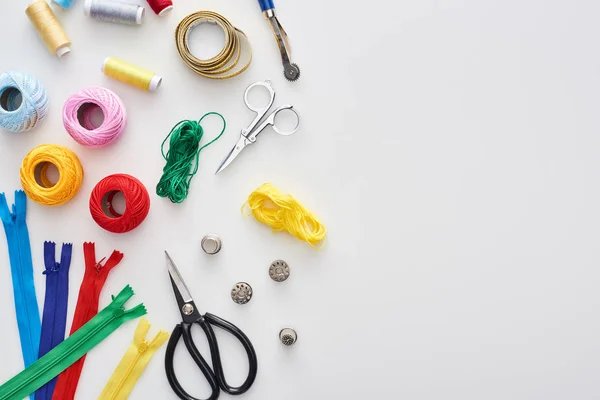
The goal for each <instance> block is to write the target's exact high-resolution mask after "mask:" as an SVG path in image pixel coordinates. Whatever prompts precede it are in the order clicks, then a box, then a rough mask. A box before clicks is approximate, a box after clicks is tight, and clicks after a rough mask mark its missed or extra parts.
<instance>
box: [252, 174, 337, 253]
mask: <svg viewBox="0 0 600 400" xmlns="http://www.w3.org/2000/svg"><path fill="white" fill-rule="evenodd" d="M246 206H247V207H248V208H249V209H250V212H249V213H246V212H245V211H244V209H245V208H246ZM242 212H243V213H244V214H246V215H254V218H256V220H257V221H258V222H261V223H263V224H265V225H268V226H270V227H271V228H273V232H279V231H286V232H289V233H290V234H292V235H293V236H295V237H297V238H298V239H300V240H304V241H306V242H308V244H310V245H311V246H312V247H321V246H323V244H325V242H324V240H325V235H326V234H327V230H326V229H325V226H324V225H323V224H321V222H320V221H319V219H318V218H317V217H316V216H315V215H314V214H313V213H312V212H311V211H310V210H308V209H307V208H306V207H304V206H303V205H302V204H300V203H299V202H298V201H297V200H296V199H295V198H293V197H292V196H291V195H289V194H283V193H281V192H280V191H279V190H278V189H277V188H276V187H275V186H273V185H271V184H270V183H265V184H263V185H262V186H260V187H259V188H258V189H256V190H255V191H254V192H252V193H250V196H248V201H247V202H246V203H245V204H244V205H243V206H242Z"/></svg>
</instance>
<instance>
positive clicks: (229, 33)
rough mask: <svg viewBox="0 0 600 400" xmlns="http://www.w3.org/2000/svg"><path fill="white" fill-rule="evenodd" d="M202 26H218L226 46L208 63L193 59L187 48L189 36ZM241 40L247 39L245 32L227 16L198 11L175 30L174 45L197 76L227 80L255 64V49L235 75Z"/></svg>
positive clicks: (240, 50) (250, 51) (194, 57)
mask: <svg viewBox="0 0 600 400" xmlns="http://www.w3.org/2000/svg"><path fill="white" fill-rule="evenodd" d="M202 23H213V24H217V25H219V26H220V27H221V29H223V32H224V33H225V45H224V46H223V49H222V50H221V51H220V52H219V54H217V55H216V56H214V57H212V58H209V59H208V60H201V59H199V58H197V57H196V56H194V55H193V54H192V53H191V51H190V48H189V46H188V36H189V34H190V32H191V31H192V30H193V29H194V28H195V27H196V26H198V25H200V24H202ZM241 36H243V37H244V38H246V41H248V37H247V36H246V34H245V33H244V32H242V31H241V30H239V29H238V28H236V27H234V26H233V25H232V24H231V22H229V21H228V20H227V18H225V17H224V16H222V15H220V14H217V13H216V12H213V11H198V12H195V13H193V14H190V15H188V16H187V17H185V18H184V19H183V20H182V21H181V22H180V23H179V25H177V29H176V30H175V43H176V45H177V51H178V52H179V56H180V57H181V59H182V60H183V62H184V63H185V64H186V65H187V66H188V67H189V68H191V69H192V70H193V71H194V72H195V73H197V74H198V75H201V76H204V77H205V78H210V79H227V78H232V77H234V76H237V75H239V74H241V73H242V72H244V71H245V70H246V69H247V68H248V67H249V66H250V63H251V62H252V47H251V46H250V43H249V42H248V46H249V53H250V55H249V58H248V61H247V62H246V64H244V65H243V66H242V67H241V68H240V69H238V70H236V71H233V72H230V71H232V70H233V69H234V68H235V67H236V66H237V64H238V63H239V61H240V56H241V52H242V39H241Z"/></svg>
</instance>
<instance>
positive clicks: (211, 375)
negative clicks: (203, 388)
mask: <svg viewBox="0 0 600 400" xmlns="http://www.w3.org/2000/svg"><path fill="white" fill-rule="evenodd" d="M195 324H197V325H200V327H202V330H203V331H204V333H205V334H206V338H207V340H208V345H209V348H210V353H211V359H212V364H213V368H214V372H213V369H211V368H210V366H209V365H208V363H207V362H206V360H205V359H204V357H202V354H200V352H199V351H198V348H197V347H196V345H195V344H194V341H193V339H192V332H191V328H192V325H193V324H189V323H185V322H184V323H181V324H179V325H177V326H176V327H175V329H174V331H173V334H172V335H171V338H170V340H169V344H168V345H167V352H166V355H165V369H166V372H167V379H168V380H169V384H170V385H171V388H172V389H173V391H174V392H175V394H177V396H178V397H179V398H180V399H183V400H199V399H196V398H194V397H192V396H190V395H189V394H188V393H187V392H186V391H185V390H184V389H183V387H182V386H181V384H180V383H179V381H178V379H177V377H176V376H175V370H174V368H173V356H174V354H175V348H176V347H177V344H178V343H179V339H180V338H181V336H183V342H184V344H185V346H186V348H187V349H188V352H189V353H190V355H191V356H192V358H193V359H194V361H195V362H196V365H198V368H200V370H201V371H202V373H203V374H204V377H205V378H206V379H207V380H208V383H209V385H210V387H211V390H212V394H211V396H210V397H209V398H208V399H206V400H216V399H217V398H218V397H219V388H221V389H222V390H223V391H224V392H226V393H229V394H231V395H239V394H242V393H245V392H247V391H248V389H250V387H251V386H252V384H253V383H254V380H255V379H256V373H257V371H258V361H257V359H256V352H255V351H254V347H253V346H252V343H251V342H250V340H249V339H248V337H247V336H246V335H245V334H244V332H242V331H241V330H240V329H239V328H238V327H236V326H235V325H233V324H232V323H231V322H228V321H226V320H224V319H222V318H220V317H217V316H216V315H213V314H209V313H207V314H205V315H204V316H203V317H202V318H200V319H199V320H198V321H196V322H195ZM211 325H214V326H217V327H219V328H221V329H223V330H225V331H227V332H229V333H230V334H232V335H233V336H234V337H235V338H237V339H238V340H239V341H240V343H241V344H242V346H243V347H244V350H246V354H247V355H248V363H249V371H248V376H247V378H246V380H245V381H244V383H242V384H241V385H240V386H230V385H229V384H228V383H227V380H226V379H225V374H224V372H223V364H222V362H221V353H220V352H219V344H218V342H217V337H216V336H215V333H214V331H213V329H212V327H211Z"/></svg>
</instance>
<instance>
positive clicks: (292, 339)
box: [279, 328, 298, 346]
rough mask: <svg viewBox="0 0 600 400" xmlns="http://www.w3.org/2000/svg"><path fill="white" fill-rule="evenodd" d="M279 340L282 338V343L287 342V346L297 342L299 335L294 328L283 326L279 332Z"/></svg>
mask: <svg viewBox="0 0 600 400" xmlns="http://www.w3.org/2000/svg"><path fill="white" fill-rule="evenodd" d="M279 340H281V343H283V344H285V345H286V346H291V345H293V344H294V343H296V340H298V335H297V334H296V331H295V330H293V329H292V328H283V329H282V330H281V331H280V332H279Z"/></svg>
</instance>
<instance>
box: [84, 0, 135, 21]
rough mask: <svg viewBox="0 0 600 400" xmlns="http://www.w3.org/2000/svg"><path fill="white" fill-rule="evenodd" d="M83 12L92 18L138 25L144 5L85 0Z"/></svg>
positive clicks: (106, 0)
mask: <svg viewBox="0 0 600 400" xmlns="http://www.w3.org/2000/svg"><path fill="white" fill-rule="evenodd" d="M83 12H84V14H85V15H87V16H90V17H92V18H94V19H97V20H100V21H106V22H114V23H117V24H129V25H139V24H141V23H142V20H143V19H144V7H141V6H139V5H137V4H130V3H122V2H120V1H111V0H86V2H85V5H84V8H83Z"/></svg>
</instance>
